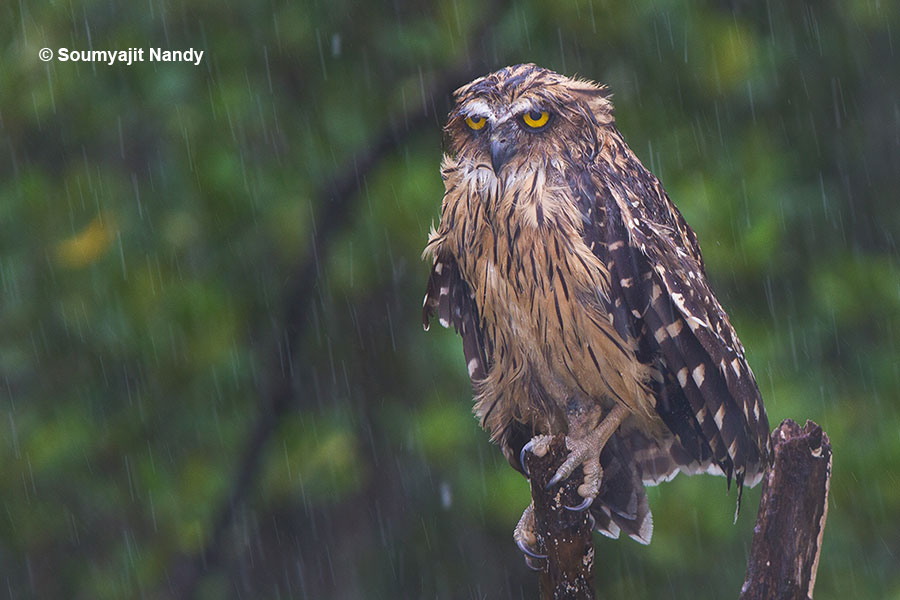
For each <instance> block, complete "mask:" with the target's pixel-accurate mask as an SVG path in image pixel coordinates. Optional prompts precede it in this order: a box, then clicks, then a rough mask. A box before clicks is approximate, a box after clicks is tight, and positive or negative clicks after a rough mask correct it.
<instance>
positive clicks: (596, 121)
mask: <svg viewBox="0 0 900 600" xmlns="http://www.w3.org/2000/svg"><path fill="white" fill-rule="evenodd" d="M454 96H455V97H456V105H455V106H454V108H453V110H452V111H451V113H450V118H449V120H448V121H447V126H446V127H445V129H444V131H445V134H446V139H447V150H448V151H449V153H450V154H451V155H452V156H454V157H455V158H456V159H457V160H462V161H471V162H472V163H473V164H475V165H478V166H484V167H485V168H488V167H490V168H493V170H494V173H496V174H499V173H500V171H501V170H502V169H503V168H504V167H507V168H513V167H514V168H515V169H518V168H521V167H523V166H526V165H529V164H536V161H539V160H543V159H544V158H545V157H548V156H559V155H560V153H561V152H563V151H568V152H578V151H581V152H591V151H592V150H593V151H599V145H600V144H601V143H602V141H601V140H600V139H599V135H598V131H600V129H601V128H602V127H603V126H606V125H609V124H611V123H612V122H613V107H612V103H611V102H610V101H609V92H608V91H607V88H606V87H604V86H600V85H597V84H595V83H592V82H590V81H583V80H578V79H571V78H569V77H565V76H563V75H560V74H559V73H554V72H553V71H550V70H548V69H544V68H541V67H538V66H536V65H533V64H524V65H516V66H513V67H506V68H505V69H501V70H499V71H496V72H494V73H491V74H490V75H486V76H485V77H480V78H478V79H476V80H475V81H473V82H471V83H469V84H467V85H464V86H463V87H461V88H459V89H458V90H456V92H455V93H454Z"/></svg>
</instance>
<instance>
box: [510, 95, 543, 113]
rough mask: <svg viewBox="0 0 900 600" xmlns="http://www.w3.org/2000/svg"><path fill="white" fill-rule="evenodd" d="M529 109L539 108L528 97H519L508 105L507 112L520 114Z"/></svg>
mask: <svg viewBox="0 0 900 600" xmlns="http://www.w3.org/2000/svg"><path fill="white" fill-rule="evenodd" d="M529 110H539V108H538V106H537V105H536V104H535V102H534V101H533V100H531V99H530V98H519V99H518V100H516V101H515V102H513V103H512V104H511V105H510V107H509V112H511V113H512V114H514V115H518V114H522V113H524V112H528V111H529Z"/></svg>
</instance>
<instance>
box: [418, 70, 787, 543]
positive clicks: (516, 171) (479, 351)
mask: <svg viewBox="0 0 900 600" xmlns="http://www.w3.org/2000/svg"><path fill="white" fill-rule="evenodd" d="M455 98H456V103H455V106H454V108H453V110H452V112H451V113H450V116H449V120H448V122H447V125H446V128H445V136H446V142H445V144H446V154H445V156H444V159H443V163H442V165H441V176H442V178H443V180H444V186H445V189H446V191H445V193H444V199H443V205H442V208H441V216H440V224H439V225H438V227H437V229H432V231H431V233H430V235H429V239H428V244H427V246H426V247H425V252H424V254H425V256H427V257H430V258H431V259H432V260H433V266H432V269H431V275H430V277H429V279H428V286H427V291H426V295H425V304H424V315H423V320H424V325H425V328H426V329H428V325H429V321H430V317H431V316H433V315H434V314H435V313H436V314H437V317H438V319H439V321H440V323H441V325H443V326H444V327H450V326H453V327H454V328H455V329H456V331H457V332H459V334H460V336H461V337H462V346H463V353H464V354H465V361H466V364H467V365H468V371H469V377H470V378H471V380H472V385H473V387H474V390H475V413H476V415H477V416H478V418H479V419H480V422H481V425H482V426H483V427H484V428H485V429H486V430H487V431H489V432H490V435H491V440H492V441H494V442H496V443H497V444H498V445H499V446H500V447H501V448H502V450H503V452H504V454H505V455H506V457H507V459H508V460H509V462H510V464H512V466H513V467H515V468H516V469H519V470H520V471H522V472H523V473H524V472H525V470H524V468H523V466H522V463H521V456H522V455H523V454H524V452H529V451H530V452H534V453H536V454H542V453H545V452H546V451H547V447H548V442H549V439H550V436H552V435H556V434H564V435H565V441H566V448H567V449H568V450H569V454H568V457H567V459H566V460H565V462H564V463H563V464H562V466H561V467H559V470H558V471H557V472H556V474H555V475H554V477H553V481H552V482H551V483H554V482H560V481H562V480H563V479H565V478H567V477H568V476H569V475H570V474H571V473H572V472H573V471H574V470H575V469H576V468H577V467H578V466H582V467H583V473H584V481H583V482H582V483H581V484H580V486H579V487H578V493H579V495H580V496H582V497H583V499H584V502H583V503H582V504H581V506H579V507H573V508H576V509H581V510H590V511H591V515H592V516H593V517H594V523H595V527H596V528H597V529H598V530H599V531H600V532H601V533H604V534H606V535H608V536H610V537H618V536H619V534H620V532H623V531H624V532H625V534H626V535H628V536H630V537H632V538H633V539H635V540H637V541H639V542H642V543H648V542H649V541H650V536H651V533H652V530H653V525H652V518H651V515H650V509H649V506H648V504H647V497H646V493H645V490H644V486H645V485H654V484H657V483H659V482H660V481H664V480H668V479H671V478H672V477H674V476H675V475H676V474H677V473H679V472H683V473H688V474H695V473H714V474H720V475H724V476H725V477H727V478H728V484H729V485H730V483H731V480H732V478H734V480H735V483H736V485H737V486H738V489H739V490H740V489H741V488H742V486H743V485H744V484H748V485H751V486H752V485H755V484H756V483H757V482H758V481H759V480H760V478H761V476H762V473H763V471H764V469H765V466H766V465H767V462H768V457H769V455H770V447H769V444H770V442H769V425H768V420H767V418H766V411H765V408H764V407H763V402H762V399H761V397H760V393H759V388H758V386H757V383H756V380H755V378H754V376H753V373H752V372H751V370H750V367H749V365H748V364H747V361H746V359H745V357H744V348H743V346H741V343H740V341H739V340H738V338H737V335H736V334H735V332H734V329H733V328H732V326H731V322H730V321H729V319H728V315H727V314H725V311H724V310H723V309H722V306H721V305H720V304H719V301H718V300H717V299H716V297H715V295H714V294H713V292H712V290H711V289H710V286H709V282H708V281H707V277H706V273H705V269H704V265H703V257H702V256H701V254H700V246H699V245H698V242H697V237H696V235H695V234H694V232H693V230H692V229H691V228H690V227H689V226H688V224H687V223H686V222H685V220H684V218H683V217H682V215H681V213H680V212H679V211H678V209H677V208H675V205H674V204H673V203H672V201H671V200H670V199H669V197H668V195H667V194H666V192H665V190H663V188H662V186H661V185H660V182H659V180H658V179H657V178H656V177H655V176H654V175H653V174H652V173H650V172H649V171H648V170H647V169H646V168H645V167H644V165H643V164H641V162H640V161H639V160H638V158H637V157H636V156H635V155H634V153H633V152H632V151H631V149H630V148H629V147H628V145H627V144H626V143H625V141H624V139H623V138H622V135H621V134H620V133H619V131H618V129H617V128H616V125H615V120H614V117H613V106H612V103H611V101H610V95H609V93H608V91H607V89H606V88H605V87H604V86H600V85H596V84H594V83H592V82H589V81H583V80H579V79H572V78H569V77H565V76H563V75H559V74H557V73H554V72H553V71H549V70H547V69H543V68H540V67H537V66H535V65H531V64H527V65H517V66H514V67H508V68H505V69H502V70H500V71H497V72H495V73H491V74H490V75H487V76H485V77H481V78H479V79H476V80H475V81H473V82H471V83H469V84H468V85H465V86H463V87H461V88H460V89H459V90H457V91H456V93H455ZM738 498H739V500H738V501H740V495H739V496H738ZM533 520H534V519H533V515H532V508H531V507H530V506H529V507H528V508H527V509H526V510H525V513H524V514H523V515H522V519H521V520H520V522H519V525H518V526H517V527H516V530H515V539H516V542H517V543H518V544H519V546H520V548H522V550H523V551H525V552H526V553H528V554H531V555H532V556H534V555H536V552H537V548H536V547H535V543H536V538H535V535H534V531H533V529H534V523H533Z"/></svg>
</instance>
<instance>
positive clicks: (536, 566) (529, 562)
mask: <svg viewBox="0 0 900 600" xmlns="http://www.w3.org/2000/svg"><path fill="white" fill-rule="evenodd" d="M525 566H527V567H528V568H529V569H531V570H532V571H543V570H544V568H543V567H542V566H541V565H539V564H536V563H535V560H534V559H533V558H531V557H530V556H526V557H525Z"/></svg>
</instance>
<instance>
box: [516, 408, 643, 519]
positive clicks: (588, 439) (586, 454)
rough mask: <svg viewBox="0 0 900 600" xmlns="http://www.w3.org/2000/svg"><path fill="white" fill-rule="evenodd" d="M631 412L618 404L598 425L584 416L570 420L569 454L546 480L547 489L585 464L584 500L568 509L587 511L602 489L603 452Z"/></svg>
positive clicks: (580, 490) (579, 490)
mask: <svg viewBox="0 0 900 600" xmlns="http://www.w3.org/2000/svg"><path fill="white" fill-rule="evenodd" d="M628 414H629V413H628V409H627V408H625V407H624V406H622V405H620V404H617V405H616V406H615V407H614V408H613V409H612V410H611V411H610V412H609V413H608V414H607V415H606V416H605V417H603V419H602V420H601V421H600V422H599V424H596V425H592V424H591V420H590V419H581V420H579V421H577V422H575V423H570V427H569V435H567V436H566V448H567V449H568V450H569V456H568V457H566V460H565V462H563V464H562V465H560V467H559V469H557V470H556V474H555V475H553V478H552V479H551V480H550V481H549V482H548V483H547V487H548V488H550V487H553V486H554V485H556V484H558V483H559V482H560V481H563V480H565V479H566V478H567V477H569V476H570V475H571V474H572V472H573V471H574V470H575V469H577V468H578V466H579V465H580V466H581V467H582V469H583V471H584V482H583V483H582V484H581V485H579V486H578V495H579V496H581V497H582V498H584V502H582V503H581V504H579V505H578V506H574V507H569V506H567V507H566V508H568V509H569V510H575V511H581V510H585V509H587V508H588V507H589V506H590V505H591V503H592V502H593V501H594V498H596V497H597V493H598V492H599V491H600V481H601V479H602V478H603V468H602V467H601V466H600V453H601V452H602V451H603V447H604V446H605V445H606V442H607V441H609V438H610V436H612V434H613V433H614V432H615V430H616V429H618V427H619V424H621V423H622V420H623V419H624V418H625V417H626V416H628ZM535 439H537V438H535ZM532 441H534V440H532Z"/></svg>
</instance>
